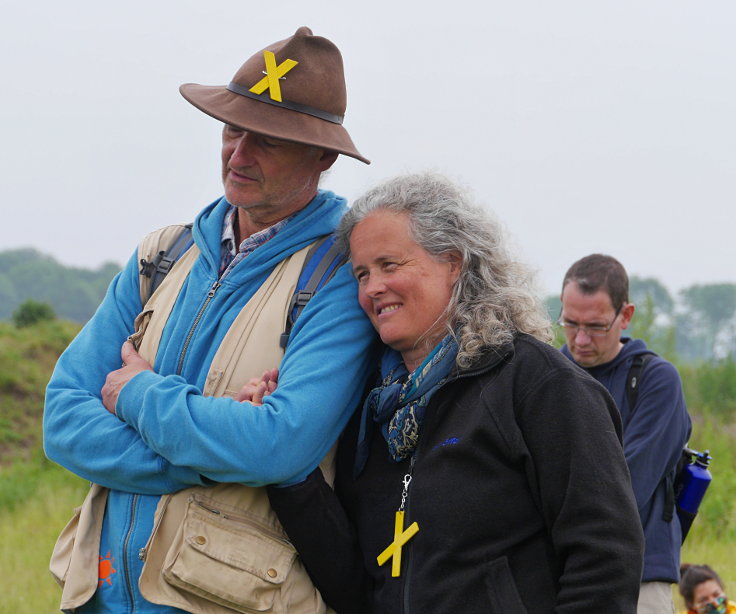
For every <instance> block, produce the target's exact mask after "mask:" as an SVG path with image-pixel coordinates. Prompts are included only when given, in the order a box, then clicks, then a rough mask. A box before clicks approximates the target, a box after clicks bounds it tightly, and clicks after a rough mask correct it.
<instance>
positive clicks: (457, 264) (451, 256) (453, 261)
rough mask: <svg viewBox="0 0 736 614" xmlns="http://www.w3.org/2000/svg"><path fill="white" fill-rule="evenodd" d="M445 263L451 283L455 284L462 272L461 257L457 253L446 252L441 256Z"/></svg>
mask: <svg viewBox="0 0 736 614" xmlns="http://www.w3.org/2000/svg"><path fill="white" fill-rule="evenodd" d="M443 257H444V258H445V261H446V262H447V263H448V264H449V265H450V276H451V277H452V283H455V282H456V281H457V280H458V279H459V277H460V273H462V270H463V257H462V255H461V254H460V252H458V251H452V252H447V253H446V254H443Z"/></svg>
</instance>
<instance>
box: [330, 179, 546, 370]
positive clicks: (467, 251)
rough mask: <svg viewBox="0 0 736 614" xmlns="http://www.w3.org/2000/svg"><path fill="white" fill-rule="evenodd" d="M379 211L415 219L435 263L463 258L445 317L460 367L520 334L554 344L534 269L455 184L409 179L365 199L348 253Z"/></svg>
mask: <svg viewBox="0 0 736 614" xmlns="http://www.w3.org/2000/svg"><path fill="white" fill-rule="evenodd" d="M376 210H387V211H391V212H394V213H406V214H408V216H409V229H410V233H411V235H412V238H413V239H414V240H415V241H416V242H417V244H419V245H420V246H421V247H422V248H424V249H425V250H426V251H427V252H428V253H429V254H431V255H432V256H433V257H436V258H441V257H442V256H443V255H446V254H448V253H459V254H460V256H461V258H462V267H461V273H460V277H459V278H458V281H457V282H456V284H455V287H454V288H453V293H452V297H451V299H450V303H449V305H448V307H447V310H446V312H445V313H446V314H447V329H448V332H449V333H450V334H454V335H455V336H456V337H457V340H458V345H459V346H460V351H459V352H458V356H457V364H458V366H460V367H468V366H470V365H471V364H472V363H473V362H474V361H475V360H476V359H477V358H479V357H480V354H481V351H482V349H483V348H484V347H497V346H500V345H502V344H504V343H507V342H509V341H511V339H512V338H513V336H514V334H515V333H516V332H523V333H528V334H530V335H533V336H534V337H537V338H538V339H540V340H542V341H545V342H548V341H550V340H551V339H552V332H551V325H550V321H549V318H548V316H547V313H546V311H545V309H544V308H543V307H542V304H541V302H540V300H539V298H538V297H537V295H536V293H535V292H534V291H533V284H532V275H531V273H530V271H529V269H528V267H527V266H526V265H524V264H523V263H521V262H519V261H518V260H516V259H514V258H513V257H512V255H511V253H510V252H509V250H508V248H507V246H506V241H505V237H504V233H503V231H502V228H501V226H500V224H499V223H498V222H497V221H496V220H495V219H494V218H493V217H492V216H491V215H490V214H489V213H488V212H486V211H484V210H483V209H482V208H480V207H478V206H476V205H474V204H472V203H471V202H470V199H469V198H468V196H467V195H466V194H465V193H464V191H463V190H462V189H460V188H459V187H458V186H457V185H455V184H453V183H452V182H451V181H450V180H449V179H447V178H446V177H444V176H442V175H439V174H437V173H430V172H425V173H417V174H410V175H402V176H399V177H395V178H393V179H390V180H389V181H386V182H384V183H382V184H380V185H378V186H376V187H374V188H372V189H371V190H369V191H368V192H366V193H365V194H363V195H362V196H361V197H360V198H358V199H357V200H355V201H354V202H353V204H352V206H351V207H350V209H349V210H348V212H347V213H346V214H345V216H344V217H343V219H342V221H341V223H340V226H339V228H338V230H337V235H338V240H339V241H340V243H341V245H342V247H343V249H344V250H345V252H346V253H349V252H350V235H351V234H352V231H353V229H354V228H355V226H356V225H357V224H359V223H360V222H361V221H363V220H364V219H365V218H366V217H368V216H369V215H370V214H371V213H372V212H374V211H376Z"/></svg>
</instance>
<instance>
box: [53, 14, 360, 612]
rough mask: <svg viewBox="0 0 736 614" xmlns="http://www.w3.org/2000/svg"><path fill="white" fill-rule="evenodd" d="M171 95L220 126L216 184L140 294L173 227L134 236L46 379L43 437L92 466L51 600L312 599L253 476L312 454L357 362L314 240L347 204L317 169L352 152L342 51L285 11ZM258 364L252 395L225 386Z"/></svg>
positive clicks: (318, 454) (356, 386)
mask: <svg viewBox="0 0 736 614" xmlns="http://www.w3.org/2000/svg"><path fill="white" fill-rule="evenodd" d="M181 93H182V95H183V96H184V97H185V98H186V99H187V100H188V101H189V102H191V103H192V104H193V105H194V106H196V107H197V108H199V109H201V110H202V111H204V112H205V113H207V114H208V115H211V116H212V117H214V118H216V119H218V120H220V121H222V122H224V124H225V125H224V128H223V137H222V177H223V183H224V188H225V195H224V197H222V198H218V199H217V200H215V202H213V203H212V204H210V205H209V206H207V207H205V208H204V209H203V210H202V212H201V213H200V214H199V215H198V216H197V218H196V220H195V222H194V225H193V228H192V230H191V236H192V242H193V244H192V245H191V247H189V248H188V249H184V250H180V251H181V252H182V253H181V255H180V256H179V257H178V259H176V261H175V264H174V265H173V266H172V267H171V268H170V271H169V272H168V274H166V276H165V277H164V278H163V281H162V282H161V283H160V285H158V281H156V283H155V284H154V286H157V287H156V289H155V292H152V293H151V288H150V286H151V283H152V281H151V280H150V279H148V278H147V277H146V274H148V273H150V272H151V266H150V263H151V262H152V261H153V260H156V262H158V261H161V262H164V263H167V266H168V265H170V264H171V261H172V260H174V257H173V256H171V253H172V252H174V251H175V247H174V246H175V245H179V243H181V242H182V241H183V240H184V239H182V237H184V238H186V237H187V236H188V235H186V234H185V233H182V227H181V226H175V227H167V228H164V229H161V230H159V231H156V232H154V233H151V234H150V235H148V236H147V237H146V238H145V239H144V240H143V241H142V242H141V244H140V245H139V248H138V250H137V253H136V254H135V255H134V257H133V258H131V260H130V262H129V263H128V265H127V266H126V267H125V269H124V270H123V271H122V273H120V275H118V276H117V277H116V278H115V279H114V280H113V282H112V284H111V286H110V288H109V290H108V293H107V296H106V297H105V299H104V301H103V303H102V305H101V306H100V308H99V309H98V310H97V313H96V314H95V315H94V316H93V318H92V319H91V320H90V321H89V323H88V324H87V325H86V326H85V328H84V329H83V330H82V331H81V332H80V334H79V335H78V336H77V338H76V339H75V340H74V341H73V342H72V343H71V344H70V346H69V348H68V349H67V350H66V351H65V352H64V354H63V355H62V356H61V358H60V359H59V362H58V364H57V367H56V369H55V371H54V375H53V376H52V379H51V381H50V382H49V385H48V390H47V399H46V408H45V419H44V436H45V446H46V453H47V454H48V456H49V458H51V459H52V460H54V461H56V462H58V463H60V464H61V465H63V466H64V467H66V468H67V469H69V470H70V471H73V472H74V473H76V474H77V475H80V476H82V477H83V478H85V479H86V480H90V481H91V482H92V487H91V489H90V492H89V495H88V496H87V498H86V499H85V501H84V503H83V505H82V507H81V509H80V510H79V511H78V514H77V516H76V517H75V519H74V520H73V521H72V522H70V524H69V525H68V526H67V528H66V529H65V530H64V532H63V533H62V536H61V537H60V540H59V542H58V543H57V547H56V549H55V551H54V555H53V557H52V562H51V570H52V572H53V573H54V575H55V576H56V577H57V580H58V581H59V583H60V584H61V586H62V587H63V594H62V602H61V608H62V609H64V610H74V611H77V612H136V613H138V614H146V613H153V612H156V613H160V612H196V613H203V614H204V613H206V614H218V613H221V614H225V613H232V612H252V611H259V612H286V611H287V610H288V612H289V613H291V614H294V613H296V614H300V613H304V614H306V613H312V612H325V611H327V607H326V606H325V604H324V603H323V601H322V599H321V597H320V595H319V593H318V592H317V591H316V589H314V587H313V586H312V584H311V582H310V581H309V578H308V576H307V574H306V572H305V571H304V569H303V567H302V565H301V563H300V561H299V559H298V558H297V557H296V553H295V552H294V549H293V547H292V546H291V544H290V543H289V541H288V539H287V538H286V536H285V534H284V532H283V529H282V528H281V526H280V525H279V523H278V521H277V519H276V518H275V515H274V514H273V511H272V510H271V509H270V506H269V505H268V498H267V496H266V494H265V489H264V488H262V486H263V485H265V484H269V483H279V484H284V483H291V482H297V481H300V480H302V479H303V478H304V477H306V476H307V475H308V474H309V473H310V472H311V471H312V470H313V469H314V468H315V467H316V466H317V465H318V464H320V461H321V460H322V459H325V458H326V457H328V458H329V457H330V455H329V454H328V452H329V451H330V449H331V447H332V445H333V444H334V442H335V441H336V439H337V437H338V435H339V433H340V431H341V430H342V428H343V426H344V425H345V422H346V421H347V418H348V416H349V414H350V412H351V411H352V409H353V408H354V407H356V406H357V404H358V401H359V397H360V395H361V392H362V389H363V384H364V382H365V379H366V376H367V373H368V370H369V368H370V366H371V363H372V352H371V349H372V344H373V341H374V337H373V333H372V329H371V326H370V323H369V322H368V320H367V319H366V318H365V316H364V315H363V313H362V311H361V310H360V307H359V306H358V303H357V301H356V300H355V296H356V288H355V282H354V280H353V279H352V275H351V274H350V270H349V267H348V266H347V265H345V266H339V265H338V266H336V265H335V264H334V262H332V261H331V260H329V259H328V258H327V257H323V256H322V253H324V252H326V251H329V249H330V247H331V242H330V240H327V241H326V242H325V241H323V238H324V237H325V236H329V235H331V233H332V232H333V230H334V229H335V227H336V225H337V223H338V221H339V219H340V217H341V216H342V213H343V212H344V211H345V209H346V203H345V200H344V199H343V198H341V197H339V196H336V195H335V194H333V193H332V192H329V191H325V190H320V189H318V182H319V178H320V174H321V173H322V172H323V171H325V170H327V169H328V168H330V166H331V165H332V164H333V162H334V161H335V159H336V158H337V156H338V154H344V155H347V156H351V157H353V158H356V159H358V160H361V161H363V162H366V163H367V162H368V161H367V160H366V159H365V158H364V157H363V156H362V155H361V154H360V153H359V152H358V150H357V149H356V148H355V146H354V145H353V142H352V140H351V139H350V137H349V135H348V133H347V131H346V130H345V129H344V128H343V126H342V120H343V115H344V112H345V107H346V91H345V82H344V77H343V67H342V59H341V56H340V52H339V50H338V49H337V47H336V46H335V45H334V44H333V43H331V42H330V41H329V40H327V39H325V38H321V37H318V36H314V35H313V34H312V32H311V31H310V30H309V29H308V28H304V27H302V28H299V29H298V30H297V31H296V33H295V34H294V35H293V36H291V37H290V38H287V39H285V40H283V41H279V42H277V43H274V44H273V45H271V46H269V47H267V48H266V49H264V50H262V51H259V52H258V53H257V54H255V55H254V56H253V57H251V58H250V59H249V60H248V61H247V62H246V63H245V64H244V65H243V66H242V67H241V68H240V70H239V71H238V72H237V73H236V75H235V77H234V78H233V80H232V82H231V83H230V84H228V85H227V86H217V87H211V86H201V85H194V84H187V85H183V86H182V87H181ZM176 249H178V248H176ZM160 252H164V253H163V254H160ZM157 254H159V256H158V257H157ZM314 263H316V265H314ZM315 266H316V267H317V268H318V269H319V275H320V281H319V283H318V284H317V288H318V289H319V291H318V292H316V294H314V296H313V298H312V299H311V300H309V302H308V303H307V304H306V306H304V305H303V302H304V301H302V303H301V306H302V307H303V311H301V312H300V315H299V317H298V319H297V320H296V322H294V324H293V328H291V331H290V333H289V332H288V331H287V333H288V334H284V329H285V322H286V321H287V320H290V319H291V318H292V316H293V315H294V311H293V306H294V300H295V299H303V298H304V295H305V294H310V295H311V294H313V293H314V288H310V289H309V292H307V291H306V290H304V289H303V280H304V278H305V276H307V272H308V271H309V270H310V268H314V267H315ZM139 267H140V271H139ZM321 267H325V268H327V269H328V271H327V273H325V274H324V276H322V273H323V271H322V270H321ZM159 268H161V267H159ZM330 269H334V271H330ZM314 277H315V276H311V277H310V283H311V279H312V278H314ZM325 279H328V280H329V281H327V282H325V281H324V280H325ZM295 288H296V290H298V291H299V292H295ZM307 300H308V297H307ZM121 346H122V350H121ZM283 346H285V350H284V349H283ZM121 358H122V363H123V366H122V367H121V366H120V364H121ZM274 365H279V367H280V373H279V379H280V381H279V386H278V389H277V390H276V391H274V392H273V394H271V395H268V397H267V398H266V399H264V401H263V404H262V405H260V406H255V405H253V404H251V403H248V402H243V403H241V402H238V400H237V399H236V398H234V397H236V396H237V393H238V391H239V390H240V389H241V387H242V386H243V385H244V384H245V383H247V382H248V381H249V380H251V378H254V377H259V376H260V375H261V374H262V373H263V372H264V371H266V370H269V369H270V368H271V367H273V366H274ZM274 375H275V374H274ZM321 466H322V468H323V471H324V472H325V473H326V475H328V476H329V475H330V464H329V462H328V461H327V460H325V461H324V462H322V463H321Z"/></svg>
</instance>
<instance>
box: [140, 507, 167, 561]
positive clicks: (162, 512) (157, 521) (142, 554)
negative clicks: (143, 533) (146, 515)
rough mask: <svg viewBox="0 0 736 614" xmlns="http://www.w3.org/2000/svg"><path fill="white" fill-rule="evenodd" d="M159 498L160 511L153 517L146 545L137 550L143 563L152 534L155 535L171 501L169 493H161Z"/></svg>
mask: <svg viewBox="0 0 736 614" xmlns="http://www.w3.org/2000/svg"><path fill="white" fill-rule="evenodd" d="M161 499H162V501H163V503H162V504H161V510H160V513H159V514H158V518H156V519H155V522H154V525H153V530H152V531H151V534H150V535H149V536H148V540H147V541H146V545H145V546H143V548H141V549H140V550H138V558H139V559H140V560H141V561H143V562H144V563H145V561H146V556H147V554H148V548H149V547H150V546H151V542H152V541H153V536H154V535H156V533H157V532H158V527H159V525H160V524H161V520H163V517H164V515H165V514H166V508H167V507H169V502H170V501H171V495H161ZM157 511H158V510H157Z"/></svg>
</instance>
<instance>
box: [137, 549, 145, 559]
mask: <svg viewBox="0 0 736 614" xmlns="http://www.w3.org/2000/svg"><path fill="white" fill-rule="evenodd" d="M138 560H140V561H145V560H146V549H145V548H141V549H140V550H138Z"/></svg>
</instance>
